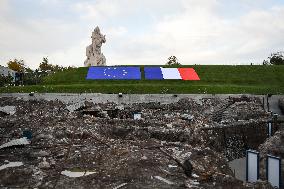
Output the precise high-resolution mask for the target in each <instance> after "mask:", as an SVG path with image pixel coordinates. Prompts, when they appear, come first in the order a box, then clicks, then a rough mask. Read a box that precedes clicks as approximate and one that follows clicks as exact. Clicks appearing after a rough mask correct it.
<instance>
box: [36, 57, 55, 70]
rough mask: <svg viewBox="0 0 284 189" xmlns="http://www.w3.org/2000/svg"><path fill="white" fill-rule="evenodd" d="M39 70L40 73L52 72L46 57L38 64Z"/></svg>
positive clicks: (51, 66)
mask: <svg viewBox="0 0 284 189" xmlns="http://www.w3.org/2000/svg"><path fill="white" fill-rule="evenodd" d="M39 69H40V70H41V71H45V72H46V71H47V70H52V71H53V69H54V68H53V65H52V64H49V63H48V57H43V59H42V62H41V63H40V64H39Z"/></svg>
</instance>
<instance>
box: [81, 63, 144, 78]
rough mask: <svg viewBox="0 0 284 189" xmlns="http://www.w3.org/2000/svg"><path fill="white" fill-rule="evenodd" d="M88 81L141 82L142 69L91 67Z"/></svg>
mask: <svg viewBox="0 0 284 189" xmlns="http://www.w3.org/2000/svg"><path fill="white" fill-rule="evenodd" d="M86 79H93V80H101V79H110V80H140V79H141V72H140V67H120V66H119V67H108V66H104V67H90V68H89V71H88V74H87V77H86Z"/></svg>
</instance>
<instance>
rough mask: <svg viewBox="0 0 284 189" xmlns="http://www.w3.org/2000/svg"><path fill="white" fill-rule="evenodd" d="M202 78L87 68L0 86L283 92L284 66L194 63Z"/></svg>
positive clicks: (48, 89)
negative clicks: (123, 76)
mask: <svg viewBox="0 0 284 189" xmlns="http://www.w3.org/2000/svg"><path fill="white" fill-rule="evenodd" d="M183 67H193V68H194V69H195V70H196V72H197V73H198V75H199V77H200V79H201V81H180V80H152V81H150V80H145V79H144V66H141V72H142V80H140V81H136V80H120V81H115V80H99V81H92V80H86V79H85V77H86V74H87V71H88V68H84V67H82V68H76V69H72V70H68V71H64V72H58V73H56V74H53V75H50V76H48V77H46V78H45V80H44V84H42V85H36V86H25V87H8V88H0V90H1V92H31V91H37V92H74V93H83V92H94V93H95V92H99V93H119V92H122V93H213V94H222V93H228V94H233V93H235V94H236V93H239V94H240V93H250V94H267V93H272V94H284V66H262V65H259V66H256V65H253V66H224V65H210V66H209V65H195V66H183Z"/></svg>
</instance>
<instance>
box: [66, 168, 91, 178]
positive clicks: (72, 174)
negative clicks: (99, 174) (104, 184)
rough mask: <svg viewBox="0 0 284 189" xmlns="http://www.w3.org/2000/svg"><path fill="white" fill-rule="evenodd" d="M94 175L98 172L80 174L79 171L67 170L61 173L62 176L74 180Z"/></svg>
mask: <svg viewBox="0 0 284 189" xmlns="http://www.w3.org/2000/svg"><path fill="white" fill-rule="evenodd" d="M94 173H96V172H89V171H84V172H79V171H67V170H65V171H62V172H61V174H62V175H65V176H67V177H73V178H76V177H83V176H88V175H91V174H94Z"/></svg>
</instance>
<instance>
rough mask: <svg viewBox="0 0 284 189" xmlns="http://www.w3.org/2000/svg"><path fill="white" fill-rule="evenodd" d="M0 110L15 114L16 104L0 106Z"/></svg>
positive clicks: (7, 113)
mask: <svg viewBox="0 0 284 189" xmlns="http://www.w3.org/2000/svg"><path fill="white" fill-rule="evenodd" d="M0 112H3V113H4V114H6V115H14V114H15V113H16V107H15V106H3V107H0Z"/></svg>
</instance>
